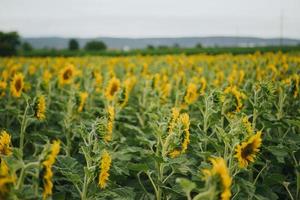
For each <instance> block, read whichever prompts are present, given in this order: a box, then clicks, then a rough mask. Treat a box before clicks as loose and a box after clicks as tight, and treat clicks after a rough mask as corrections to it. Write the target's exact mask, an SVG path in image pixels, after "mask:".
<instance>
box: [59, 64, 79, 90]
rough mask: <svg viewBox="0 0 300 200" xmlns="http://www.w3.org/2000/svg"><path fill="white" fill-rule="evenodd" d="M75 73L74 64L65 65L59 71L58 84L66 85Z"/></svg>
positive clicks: (70, 81)
mask: <svg viewBox="0 0 300 200" xmlns="http://www.w3.org/2000/svg"><path fill="white" fill-rule="evenodd" d="M75 74H76V69H75V67H74V65H71V64H69V65H67V66H65V67H64V68H63V69H62V70H61V71H60V73H59V84H60V85H68V84H71V83H72V82H73V79H74V77H75Z"/></svg>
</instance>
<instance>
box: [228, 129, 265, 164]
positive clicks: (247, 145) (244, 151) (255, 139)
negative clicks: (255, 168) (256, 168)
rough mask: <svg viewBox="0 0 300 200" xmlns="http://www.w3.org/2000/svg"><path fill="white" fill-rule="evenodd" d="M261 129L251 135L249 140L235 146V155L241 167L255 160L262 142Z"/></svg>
mask: <svg viewBox="0 0 300 200" xmlns="http://www.w3.org/2000/svg"><path fill="white" fill-rule="evenodd" d="M261 134H262V132H261V131H258V132H257V133H256V134H255V135H253V136H251V137H250V138H249V139H248V140H247V141H245V142H242V143H241V144H238V145H237V147H236V148H235V152H236V154H235V156H234V157H236V158H237V159H238V162H239V166H240V167H241V168H243V167H247V166H248V164H249V163H250V162H254V159H255V157H256V154H257V153H258V152H259V148H260V146H261V144H262V139H261Z"/></svg>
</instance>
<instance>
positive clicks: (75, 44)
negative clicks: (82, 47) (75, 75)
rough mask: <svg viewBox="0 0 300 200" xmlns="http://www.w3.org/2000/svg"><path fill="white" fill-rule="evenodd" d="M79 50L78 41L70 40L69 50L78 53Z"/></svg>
mask: <svg viewBox="0 0 300 200" xmlns="http://www.w3.org/2000/svg"><path fill="white" fill-rule="evenodd" d="M78 49H79V44H78V41H77V40H75V39H70V41H69V50H71V51H76V50H78Z"/></svg>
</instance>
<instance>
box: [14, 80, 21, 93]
mask: <svg viewBox="0 0 300 200" xmlns="http://www.w3.org/2000/svg"><path fill="white" fill-rule="evenodd" d="M21 87H22V82H21V79H17V80H16V83H15V88H16V90H17V91H20V90H21Z"/></svg>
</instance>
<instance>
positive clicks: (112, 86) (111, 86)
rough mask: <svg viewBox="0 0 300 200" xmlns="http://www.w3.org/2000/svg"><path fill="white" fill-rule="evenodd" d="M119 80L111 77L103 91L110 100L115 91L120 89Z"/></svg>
mask: <svg viewBox="0 0 300 200" xmlns="http://www.w3.org/2000/svg"><path fill="white" fill-rule="evenodd" d="M120 85H121V82H120V80H119V79H118V78H116V77H113V78H112V79H110V81H109V82H108V86H107V88H106V91H105V97H106V99H107V100H109V101H112V100H113V99H114V98H115V95H116V93H117V92H118V91H119V89H120Z"/></svg>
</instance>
